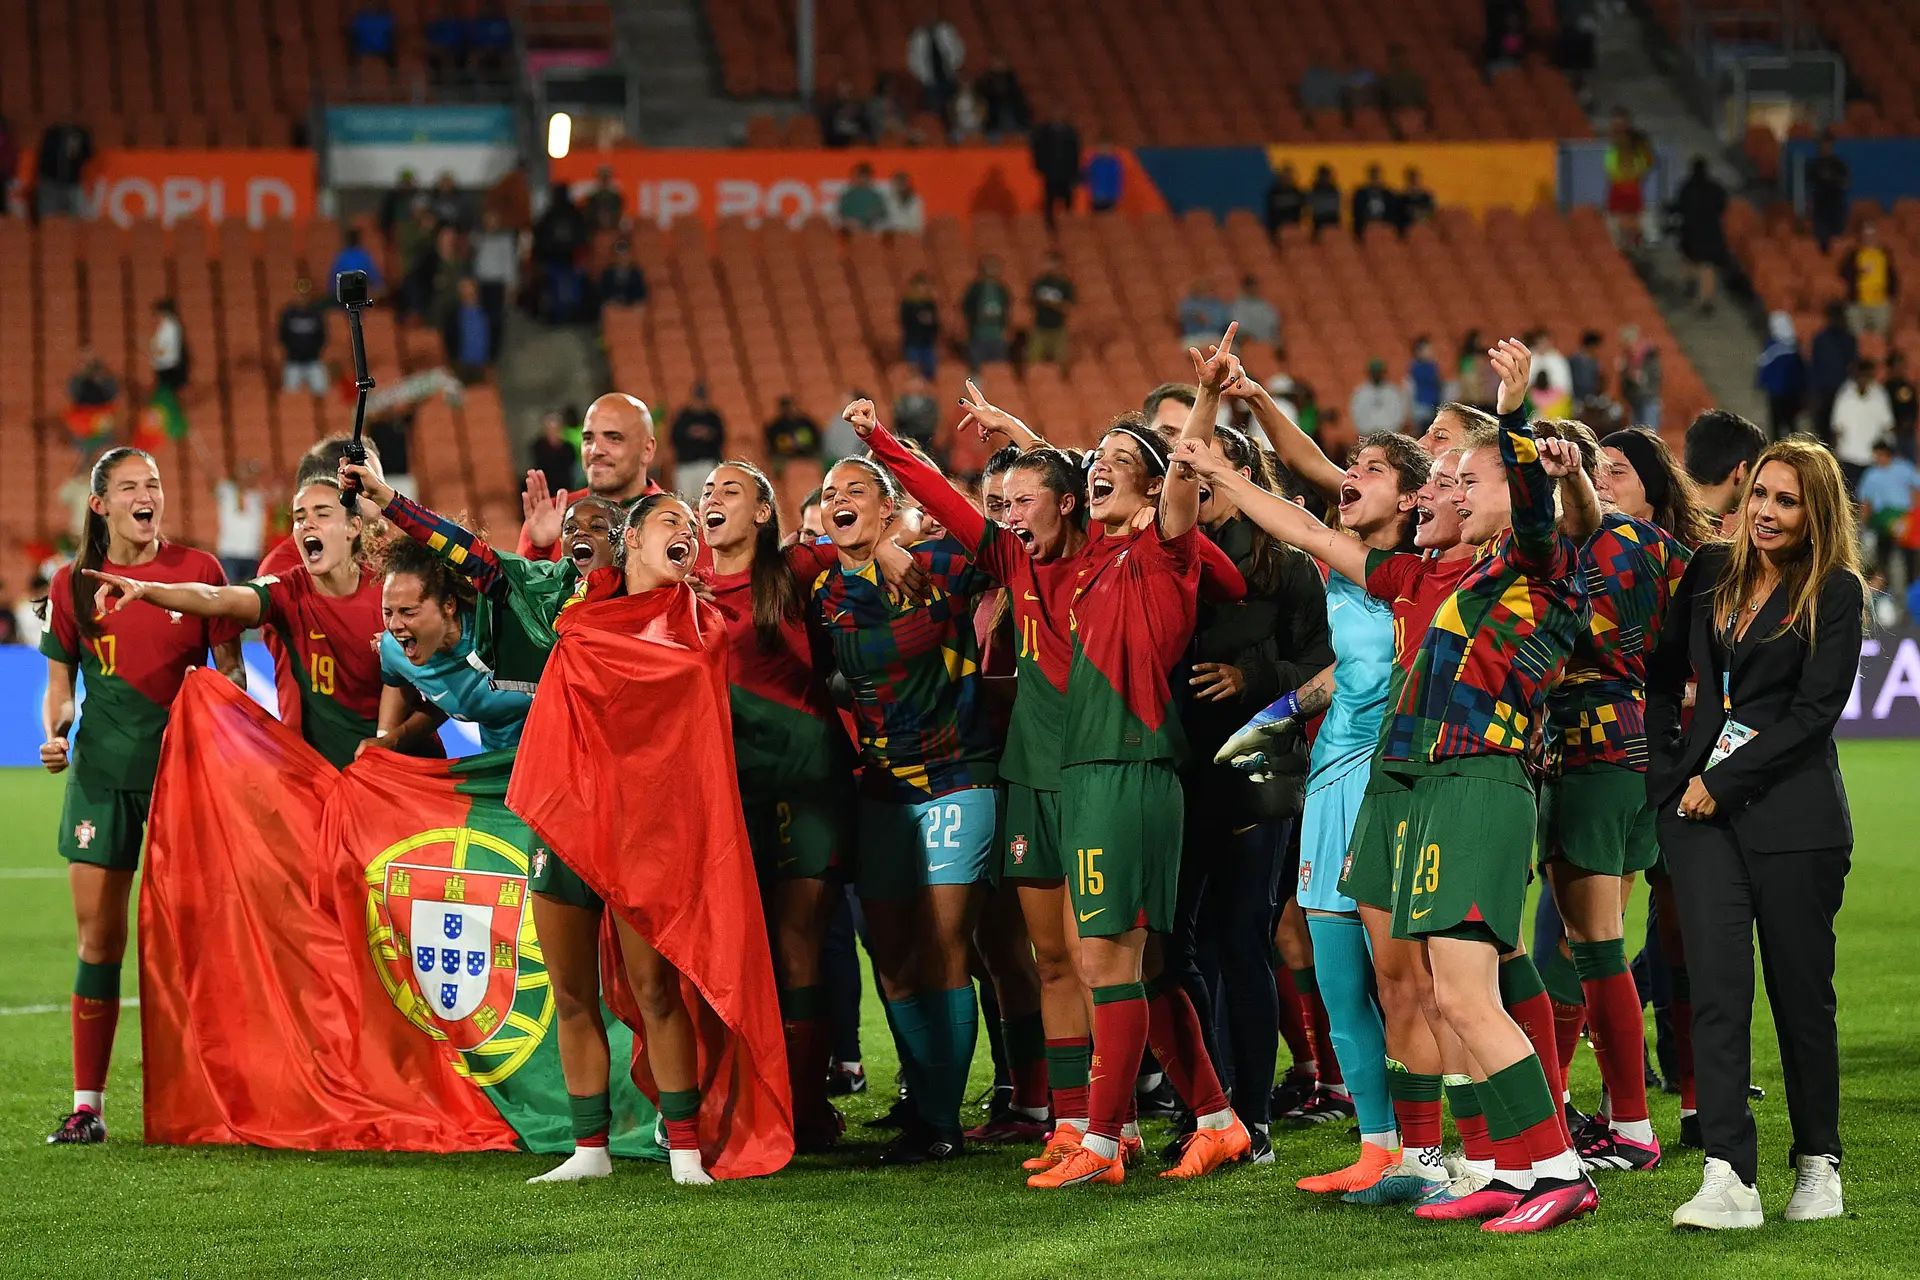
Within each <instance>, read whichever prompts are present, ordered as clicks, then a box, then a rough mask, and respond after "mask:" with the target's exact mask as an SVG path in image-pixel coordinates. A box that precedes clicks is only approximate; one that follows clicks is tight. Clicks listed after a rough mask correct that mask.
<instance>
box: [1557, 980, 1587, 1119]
mask: <svg viewBox="0 0 1920 1280" xmlns="http://www.w3.org/2000/svg"><path fill="white" fill-rule="evenodd" d="M1586 1025H1587V1006H1585V1005H1584V1004H1561V1003H1560V1002H1559V1001H1558V1000H1556V1001H1554V1002H1553V1050H1554V1053H1555V1054H1557V1055H1558V1056H1559V1061H1560V1074H1559V1075H1557V1076H1553V1075H1549V1076H1548V1077H1547V1079H1548V1081H1549V1082H1550V1083H1552V1084H1555V1085H1557V1086H1559V1089H1560V1092H1561V1094H1562V1095H1563V1096H1564V1095H1565V1094H1566V1092H1567V1090H1568V1089H1570V1088H1571V1087H1572V1085H1571V1083H1570V1081H1571V1080H1572V1078H1573V1055H1574V1052H1575V1051H1576V1050H1577V1049H1578V1048H1579V1047H1580V1029H1581V1028H1582V1027H1584V1026H1586Z"/></svg>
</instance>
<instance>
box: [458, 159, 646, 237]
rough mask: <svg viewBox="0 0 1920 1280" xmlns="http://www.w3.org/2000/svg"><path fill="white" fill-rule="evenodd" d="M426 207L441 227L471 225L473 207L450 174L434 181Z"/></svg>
mask: <svg viewBox="0 0 1920 1280" xmlns="http://www.w3.org/2000/svg"><path fill="white" fill-rule="evenodd" d="M615 194H616V195H617V194H618V193H617V192H616V193H615ZM427 206H428V207H429V208H430V209H432V210H433V217H434V220H435V221H436V222H438V223H439V224H440V225H441V226H442V227H452V228H453V229H454V230H456V231H459V232H462V233H464V232H466V231H467V230H468V229H469V228H471V227H472V225H473V222H472V218H473V206H472V204H471V202H469V201H468V199H467V193H466V192H464V191H462V190H461V189H460V185H459V183H458V182H456V181H455V180H454V177H453V175H452V174H451V173H445V172H443V173H442V174H441V175H440V176H439V177H438V178H435V179H434V182H433V194H432V195H430V196H428V197H427Z"/></svg>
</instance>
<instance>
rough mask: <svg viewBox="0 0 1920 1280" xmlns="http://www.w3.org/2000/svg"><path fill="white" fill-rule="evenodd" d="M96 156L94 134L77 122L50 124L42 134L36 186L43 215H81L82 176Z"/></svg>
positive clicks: (39, 210) (73, 216)
mask: <svg viewBox="0 0 1920 1280" xmlns="http://www.w3.org/2000/svg"><path fill="white" fill-rule="evenodd" d="M91 159H93V135H92V134H91V133H89V132H87V130H86V128H85V127H84V126H82V125H77V124H50V125H48V126H47V129H46V132H45V133H42V134H41V135H40V163H39V165H38V175H39V176H38V180H37V182H36V185H35V188H34V205H35V208H36V209H37V210H38V212H39V215H40V216H41V217H43V218H50V217H54V216H57V215H64V216H66V217H69V218H77V217H79V216H80V177H81V171H82V170H84V169H85V168H86V167H87V161H89V160H91Z"/></svg>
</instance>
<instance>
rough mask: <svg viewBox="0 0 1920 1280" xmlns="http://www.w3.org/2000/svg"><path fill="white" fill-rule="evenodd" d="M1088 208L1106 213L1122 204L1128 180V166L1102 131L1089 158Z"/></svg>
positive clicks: (1087, 176)
mask: <svg viewBox="0 0 1920 1280" xmlns="http://www.w3.org/2000/svg"><path fill="white" fill-rule="evenodd" d="M1086 178H1087V207H1088V208H1089V209H1091V210H1093V211H1094V212H1095V213H1105V212H1107V210H1109V209H1111V208H1113V207H1114V206H1115V205H1117V204H1119V203H1120V195H1121V193H1122V191H1124V190H1125V187H1126V180H1127V169H1126V165H1125V164H1124V163H1122V161H1121V159H1120V152H1119V150H1118V149H1117V148H1116V147H1115V146H1114V145H1113V139H1112V138H1110V137H1109V136H1108V135H1107V133H1106V132H1105V131H1104V130H1102V131H1101V134H1100V141H1099V142H1098V143H1097V144H1095V146H1094V148H1093V154H1092V155H1091V156H1088V157H1087V174H1086Z"/></svg>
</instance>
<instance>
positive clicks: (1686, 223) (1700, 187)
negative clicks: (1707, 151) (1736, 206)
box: [1676, 156, 1727, 313]
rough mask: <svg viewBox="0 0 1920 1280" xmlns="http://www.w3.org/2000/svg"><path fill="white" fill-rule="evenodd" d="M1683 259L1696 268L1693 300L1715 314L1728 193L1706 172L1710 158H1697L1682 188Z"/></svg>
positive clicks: (1724, 255) (1723, 258)
mask: <svg viewBox="0 0 1920 1280" xmlns="http://www.w3.org/2000/svg"><path fill="white" fill-rule="evenodd" d="M1676 203H1678V205H1679V207H1680V256H1681V257H1683V258H1685V259H1686V260H1687V261H1688V262H1689V263H1691V264H1692V266H1693V273H1694V280H1693V290H1694V295H1693V296H1694V299H1695V301H1697V302H1698V303H1699V304H1700V310H1702V311H1703V312H1708V313H1711V312H1712V311H1713V300H1714V295H1715V294H1716V293H1718V292H1719V285H1720V266H1721V264H1722V263H1724V262H1725V261H1726V260H1727V233H1726V229H1725V227H1724V226H1723V220H1724V219H1725V218H1726V216H1727V189H1726V188H1725V187H1723V186H1721V185H1720V184H1719V183H1718V182H1715V181H1714V180H1713V175H1712V174H1711V173H1709V172H1707V158H1706V157H1705V156H1695V157H1694V158H1693V168H1692V170H1691V171H1690V172H1689V173H1688V174H1687V180H1686V181H1685V182H1683V183H1681V184H1680V194H1679V196H1678V198H1677V201H1676Z"/></svg>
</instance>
